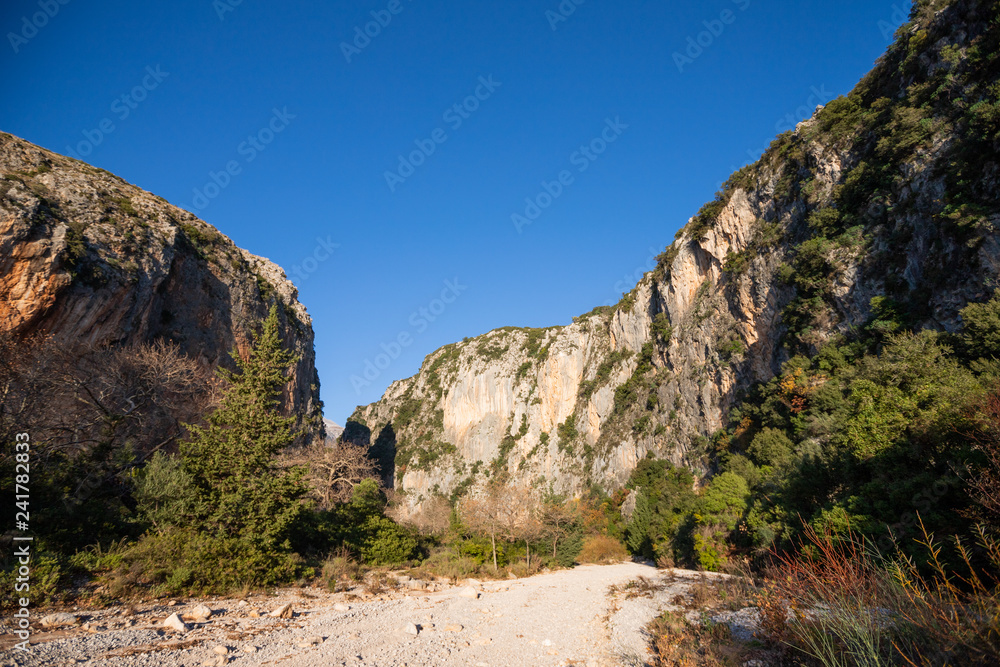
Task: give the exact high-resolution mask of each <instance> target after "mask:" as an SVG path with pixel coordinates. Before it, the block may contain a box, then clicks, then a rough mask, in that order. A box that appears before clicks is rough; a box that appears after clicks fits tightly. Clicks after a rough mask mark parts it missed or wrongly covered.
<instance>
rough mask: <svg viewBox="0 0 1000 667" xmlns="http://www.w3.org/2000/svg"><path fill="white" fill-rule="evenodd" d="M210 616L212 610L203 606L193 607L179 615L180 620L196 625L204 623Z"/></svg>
mask: <svg viewBox="0 0 1000 667" xmlns="http://www.w3.org/2000/svg"><path fill="white" fill-rule="evenodd" d="M211 616H212V610H211V609H209V608H208V607H206V606H205V605H203V604H199V605H195V606H193V607H191V608H189V609H185V610H184V612H183V613H182V614H181V618H183V619H184V620H185V621H195V622H197V623H204V622H205V621H207V620H208V619H209V618H211Z"/></svg>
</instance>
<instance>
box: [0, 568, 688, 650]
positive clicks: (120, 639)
mask: <svg viewBox="0 0 1000 667" xmlns="http://www.w3.org/2000/svg"><path fill="white" fill-rule="evenodd" d="M692 574H693V573H692ZM639 576H645V577H648V578H656V577H662V576H664V575H663V573H658V571H657V570H656V569H655V568H653V567H651V566H649V565H645V564H640V563H630V562H625V563H619V564H615V565H604V566H597V565H585V566H579V567H576V568H574V569H571V570H560V571H557V572H552V573H548V574H542V575H537V576H534V577H530V578H526V579H509V580H502V581H487V582H483V583H482V584H479V583H478V582H472V585H473V587H474V588H475V589H476V590H477V591H481V593H480V596H479V597H478V599H476V598H473V597H471V596H470V595H469V591H468V590H465V591H464V593H463V587H454V586H441V585H440V584H439V585H435V586H432V588H442V589H443V590H437V591H435V592H428V591H419V590H417V591H414V590H405V591H404V590H398V591H393V592H391V593H389V594H385V595H382V596H380V597H378V598H373V599H369V600H360V599H350V598H349V596H346V595H345V594H343V593H338V594H331V593H324V592H321V591H316V590H309V591H308V594H309V597H302V596H301V593H300V591H299V590H297V589H296V590H287V591H281V592H280V593H279V594H278V595H276V596H271V597H255V598H251V599H249V600H248V604H240V602H239V601H238V600H205V599H202V600H191V601H189V602H187V603H182V604H178V605H176V606H173V607H170V606H167V605H166V604H165V603H161V604H149V605H144V606H142V607H140V608H139V610H138V613H137V614H136V615H134V616H128V615H126V612H125V610H124V609H122V608H113V609H108V610H101V611H94V612H84V611H78V612H76V613H78V614H79V615H80V617H81V621H82V622H84V623H87V624H89V626H90V628H85V627H78V628H74V629H70V630H63V631H60V632H58V633H48V634H45V633H39V634H36V635H35V636H34V637H33V641H35V642H37V643H35V644H33V645H32V647H31V653H30V654H23V653H16V652H12V651H10V650H6V651H4V652H3V654H2V656H3V657H2V662H3V663H4V664H6V665H11V664H13V665H18V666H22V665H23V666H29V665H30V666H34V665H53V666H58V665H95V666H96V665H102V666H103V665H108V666H110V667H140V666H144V665H166V666H168V667H180V666H184V667H194V666H196V665H202V664H205V663H208V664H214V662H213V661H218V660H220V656H219V655H218V653H217V652H215V650H214V649H216V648H217V647H218V646H225V647H226V648H227V649H228V651H227V653H226V655H224V656H222V657H221V660H223V661H225V663H219V664H231V665H234V666H240V667H242V666H244V665H245V666H247V667H251V666H255V665H274V664H280V665H282V666H283V667H309V666H316V667H319V666H320V665H323V666H326V665H334V666H337V665H340V666H345V665H350V666H355V665H370V666H371V667H381V666H386V667H389V666H393V667H400V666H405V667H424V666H426V667H439V666H445V667H447V666H456V667H457V666H459V665H461V666H462V667H466V666H473V667H478V666H480V665H485V666H489V667H494V666H497V667H499V666H503V665H507V666H511V667H521V666H524V667H528V666H531V667H536V666H538V667H542V666H548V665H553V666H554V665H562V666H566V665H577V666H580V667H583V666H587V667H610V666H612V665H624V664H627V665H641V664H644V662H645V659H646V656H647V653H646V649H645V647H646V642H647V641H648V638H647V637H645V635H644V633H643V631H642V628H643V626H645V625H646V623H648V622H649V621H650V620H651V619H652V618H653V617H654V616H655V615H656V614H657V613H659V610H660V609H661V608H664V602H669V599H668V598H669V597H672V595H676V594H677V593H676V592H675V593H672V594H671V593H669V592H666V593H663V592H661V593H658V594H657V595H656V597H654V598H652V599H650V598H633V599H631V600H621V599H619V598H621V597H623V596H622V595H621V594H618V595H611V596H609V593H608V589H609V587H610V586H612V585H622V584H624V583H626V582H628V581H630V580H633V579H635V578H637V577H639ZM679 581H681V579H679ZM682 583H683V582H682ZM682 583H681V584H677V585H678V586H681V585H682ZM688 583H690V582H688ZM680 590H681V589H680V588H678V591H680ZM286 602H291V603H292V605H293V607H294V610H295V616H294V617H293V618H291V619H279V618H271V617H269V616H267V613H268V612H270V611H272V610H274V609H276V608H278V607H279V606H280V605H281V604H284V603H286ZM196 604H205V605H207V606H208V607H209V608H210V609H211V610H212V616H211V618H210V619H208V621H206V622H204V623H196V622H189V627H190V628H191V629H190V630H189V631H187V632H185V633H177V632H174V631H171V630H164V629H163V628H162V627H161V626H160V623H161V622H162V620H163V619H164V618H166V617H167V616H169V614H171V613H173V612H178V613H180V614H183V613H184V610H185V608H186V607H193V606H195V605H196ZM345 604H346V605H349V607H350V608H349V609H348V610H346V611H337V610H336V609H335V608H334V605H338V606H339V608H340V609H343V608H344V605H345ZM252 612H256V613H259V614H261V616H262V617H260V618H252V617H251V616H252ZM129 623H132V624H134V625H132V626H131V627H129V626H128V624H129ZM410 624H412V626H414V627H415V628H416V630H417V635H416V636H414V635H413V634H412V632H413V627H411V626H410ZM407 630H409V631H407ZM5 645H9V644H5ZM248 651H252V652H248Z"/></svg>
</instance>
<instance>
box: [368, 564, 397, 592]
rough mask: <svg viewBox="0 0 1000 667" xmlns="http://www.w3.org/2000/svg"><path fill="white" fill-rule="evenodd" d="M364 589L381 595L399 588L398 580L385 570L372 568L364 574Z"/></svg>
mask: <svg viewBox="0 0 1000 667" xmlns="http://www.w3.org/2000/svg"><path fill="white" fill-rule="evenodd" d="M364 585H365V590H366V591H368V592H369V593H371V594H372V595H381V594H382V593H386V592H388V591H391V590H394V589H396V588H399V582H398V581H397V580H396V578H395V577H393V576H392V575H390V574H389V573H388V572H387V571H385V570H372V571H371V572H369V573H368V574H366V575H365V578H364Z"/></svg>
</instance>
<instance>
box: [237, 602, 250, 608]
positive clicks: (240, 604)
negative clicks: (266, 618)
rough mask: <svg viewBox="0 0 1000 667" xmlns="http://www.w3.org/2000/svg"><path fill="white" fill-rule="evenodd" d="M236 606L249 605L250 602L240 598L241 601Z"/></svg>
mask: <svg viewBox="0 0 1000 667" xmlns="http://www.w3.org/2000/svg"><path fill="white" fill-rule="evenodd" d="M236 606H237V607H249V606H250V603H249V602H247V601H246V600H240V601H239V602H237V603H236Z"/></svg>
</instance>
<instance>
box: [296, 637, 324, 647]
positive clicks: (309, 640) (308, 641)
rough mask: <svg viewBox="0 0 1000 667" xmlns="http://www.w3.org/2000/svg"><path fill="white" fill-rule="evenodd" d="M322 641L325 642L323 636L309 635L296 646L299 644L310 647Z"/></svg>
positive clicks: (299, 645)
mask: <svg viewBox="0 0 1000 667" xmlns="http://www.w3.org/2000/svg"><path fill="white" fill-rule="evenodd" d="M322 643H323V638H322V637H307V638H305V639H303V640H302V641H300V642H299V643H298V644H296V646H298V647H299V648H309V647H311V646H317V645H319V644H322Z"/></svg>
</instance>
